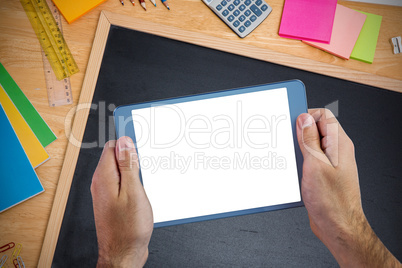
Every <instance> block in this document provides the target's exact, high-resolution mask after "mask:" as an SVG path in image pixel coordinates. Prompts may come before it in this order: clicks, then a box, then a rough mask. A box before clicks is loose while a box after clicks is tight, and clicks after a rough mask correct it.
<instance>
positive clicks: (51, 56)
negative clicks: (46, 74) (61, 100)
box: [20, 0, 79, 80]
mask: <svg viewBox="0 0 402 268" xmlns="http://www.w3.org/2000/svg"><path fill="white" fill-rule="evenodd" d="M20 1H21V4H22V6H23V7H24V10H25V12H26V13H27V16H28V18H29V21H30V22H31V24H32V27H33V29H34V31H35V33H36V36H37V37H38V39H39V42H40V44H41V46H42V49H43V50H44V52H45V54H46V57H47V58H48V60H49V63H50V65H51V66H52V69H53V71H54V73H55V75H56V77H57V79H58V80H62V79H64V78H67V77H70V76H71V75H73V74H75V73H77V72H78V71H79V70H78V66H77V64H76V63H75V61H74V59H73V56H72V55H71V52H70V50H69V48H68V46H67V43H66V41H65V40H64V38H63V35H62V33H61V31H60V29H59V27H58V26H57V23H56V20H55V19H54V18H53V16H52V12H51V10H50V9H49V6H48V5H47V3H46V1H45V0H20Z"/></svg>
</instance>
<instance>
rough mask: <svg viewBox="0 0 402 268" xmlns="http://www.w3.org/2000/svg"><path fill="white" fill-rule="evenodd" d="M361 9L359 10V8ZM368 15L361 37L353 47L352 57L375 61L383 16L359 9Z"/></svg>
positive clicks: (369, 61) (370, 61)
mask: <svg viewBox="0 0 402 268" xmlns="http://www.w3.org/2000/svg"><path fill="white" fill-rule="evenodd" d="M357 11H359V10H357ZM359 12H360V13H363V14H365V15H367V18H366V21H365V22H364V25H363V28H362V30H361V32H360V35H359V38H358V39H357V41H356V44H355V47H354V48H353V51H352V54H351V55H350V58H351V59H354V60H359V61H363V62H367V63H373V60H374V54H375V49H376V47H377V40H378V35H379V33H380V27H381V20H382V16H379V15H375V14H371V13H367V12H363V11H359Z"/></svg>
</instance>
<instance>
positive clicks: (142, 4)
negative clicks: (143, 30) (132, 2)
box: [140, 0, 147, 11]
mask: <svg viewBox="0 0 402 268" xmlns="http://www.w3.org/2000/svg"><path fill="white" fill-rule="evenodd" d="M140 4H141V6H142V7H143V8H144V9H145V11H146V10H147V6H146V5H145V1H144V0H140Z"/></svg>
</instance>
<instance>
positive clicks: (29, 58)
mask: <svg viewBox="0 0 402 268" xmlns="http://www.w3.org/2000/svg"><path fill="white" fill-rule="evenodd" d="M283 2H284V1H283V0H268V3H269V4H270V5H271V6H272V8H273V12H272V14H271V15H270V16H269V17H268V19H267V20H265V21H264V22H263V23H262V24H261V25H260V26H259V27H258V28H257V29H256V30H255V31H254V32H253V33H252V34H251V35H250V36H249V37H246V38H245V39H240V38H238V37H237V36H236V35H235V34H234V33H233V32H232V31H231V30H230V29H229V28H228V27H227V26H226V25H225V24H224V23H223V22H222V21H221V20H219V19H218V18H217V17H216V16H215V15H213V14H212V13H211V11H210V10H209V8H208V7H206V6H205V5H204V4H203V3H202V1H201V0H188V1H184V0H169V5H170V7H171V10H170V11H168V10H167V9H166V8H165V7H164V6H163V5H162V4H161V3H160V2H157V5H158V6H157V7H156V8H155V7H153V6H152V5H151V3H150V2H146V4H147V6H148V11H147V12H145V11H144V10H143V9H142V8H141V7H140V5H139V4H138V5H136V6H135V7H133V6H132V5H131V4H130V3H129V1H128V0H126V5H125V6H124V7H123V6H121V4H120V3H119V1H117V0H109V1H108V2H106V3H104V4H102V5H101V6H99V7H98V8H96V9H95V10H93V11H92V12H90V13H89V14H87V15H85V16H84V17H82V18H80V19H79V20H77V21H76V22H74V23H73V24H71V25H69V24H67V23H66V21H65V20H64V19H63V31H64V37H65V39H66V41H67V43H68V45H69V47H70V50H71V51H72V53H73V56H74V58H75V60H76V62H77V64H78V66H79V68H80V70H81V71H80V73H78V74H76V75H74V76H73V77H72V78H71V84H72V88H73V97H74V105H75V104H77V102H78V98H79V95H80V91H81V86H82V83H83V79H84V75H85V70H86V67H87V62H88V58H89V54H90V51H91V47H92V42H93V39H94V35H95V29H96V26H97V23H98V18H99V14H100V11H101V10H108V11H112V12H114V13H120V14H125V15H128V16H132V17H136V18H141V19H144V20H148V21H153V22H156V23H161V24H166V25H170V26H174V27H178V28H181V29H184V30H188V31H195V32H200V33H204V34H208V35H211V36H215V37H220V38H224V39H229V40H237V41H238V42H244V43H246V44H249V45H253V46H256V47H259V48H264V49H270V50H274V51H277V52H282V53H287V54H290V55H295V56H299V57H304V58H310V59H314V60H316V61H319V62H324V63H329V64H332V65H337V66H341V67H345V68H346V69H345V70H347V69H351V70H358V71H362V72H364V73H369V74H373V77H379V78H381V77H385V78H391V80H389V81H390V83H388V85H387V87H388V88H389V89H392V90H396V91H399V92H402V87H401V81H402V71H401V70H402V54H399V55H394V54H392V50H391V45H390V43H389V39H390V38H391V37H394V36H399V35H401V34H402V33H401V32H400V29H402V16H400V14H402V8H401V7H390V6H382V5H372V4H362V3H354V2H341V1H339V3H340V4H343V5H345V6H348V7H351V8H354V9H357V10H362V11H366V12H370V13H374V14H378V15H382V16H383V22H382V25H381V32H380V36H379V40H378V44H377V51H376V55H375V59H374V63H373V64H366V63H362V62H359V61H354V60H350V61H345V60H342V59H340V58H337V57H335V56H332V55H330V54H328V53H325V52H322V51H320V50H318V49H315V48H312V47H310V46H308V45H306V44H303V43H302V42H300V41H296V40H290V39H284V38H280V37H279V36H278V34H277V32H278V28H279V23H280V17H281V13H282V8H283ZM133 53H135V51H133ZM0 62H1V63H2V64H3V65H4V66H5V68H6V69H7V70H8V71H9V73H10V74H11V76H12V77H13V78H14V80H15V81H16V82H17V83H18V85H19V86H20V87H21V89H22V90H23V91H24V93H25V94H26V95H27V97H28V98H29V100H30V101H31V102H32V104H33V105H34V106H35V108H36V109H37V110H38V111H39V113H40V114H41V115H42V117H43V118H44V119H45V121H46V122H47V123H48V124H49V125H50V127H51V128H52V130H53V131H54V132H55V134H56V135H57V137H58V140H57V141H55V142H54V143H52V144H51V145H49V146H48V147H46V149H47V151H48V153H49V155H50V157H51V159H50V160H49V161H48V162H46V163H45V164H43V165H42V166H40V167H39V168H37V169H36V171H37V174H38V175H39V177H40V179H41V181H42V184H43V186H44V188H45V190H46V191H45V192H44V193H43V194H41V195H39V196H37V197H34V198H33V199H31V200H29V201H26V202H24V203H22V204H20V205H18V206H16V207H14V208H12V209H10V210H7V211H5V212H3V213H1V214H0V246H1V245H3V244H6V243H8V242H11V241H13V242H15V243H21V244H22V245H23V249H22V251H21V256H22V257H23V259H24V262H25V264H26V266H27V267H34V266H36V265H37V263H38V259H39V254H40V250H41V247H42V242H43V238H44V234H45V231H46V226H47V222H48V218H49V215H50V210H51V207H52V203H53V199H54V194H55V190H56V187H57V182H58V178H59V175H60V171H61V167H62V164H63V159H64V154H65V150H66V147H67V138H66V133H68V132H69V131H68V130H69V125H70V124H71V117H69V116H68V114H69V111H70V110H72V109H74V105H69V106H61V107H56V108H51V107H49V106H48V101H47V93H46V84H45V80H44V74H43V64H42V56H41V53H40V46H39V42H38V40H37V38H36V36H35V34H34V32H33V29H32V27H31V25H30V23H29V21H28V18H27V16H26V14H25V12H24V11H23V8H22V6H21V4H20V2H19V1H6V0H0ZM326 71H328V70H326ZM129 72H130V70H127V73H129ZM346 72H347V71H345V75H347V73H346ZM387 81H388V80H387ZM394 85H395V86H394ZM70 114H71V113H70ZM7 253H8V252H7ZM8 254H10V253H8ZM9 264H10V263H9Z"/></svg>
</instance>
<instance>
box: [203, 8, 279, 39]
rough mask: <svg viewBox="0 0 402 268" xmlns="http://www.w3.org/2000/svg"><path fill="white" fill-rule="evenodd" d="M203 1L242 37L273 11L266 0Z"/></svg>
mask: <svg viewBox="0 0 402 268" xmlns="http://www.w3.org/2000/svg"><path fill="white" fill-rule="evenodd" d="M202 1H203V2H204V3H205V4H206V5H207V6H209V8H210V9H212V11H213V12H215V14H216V15H218V17H219V18H221V19H222V20H223V21H224V22H225V23H226V24H227V25H228V26H229V27H230V28H231V29H232V30H233V31H234V32H235V33H237V35H238V36H240V37H241V38H244V37H246V36H247V35H248V34H249V33H251V32H252V31H253V30H254V29H255V28H256V27H257V26H258V25H260V23H261V22H263V21H264V20H265V18H266V17H268V15H269V13H271V11H272V8H271V7H270V6H269V5H268V4H267V3H266V2H265V1H264V0H202Z"/></svg>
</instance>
